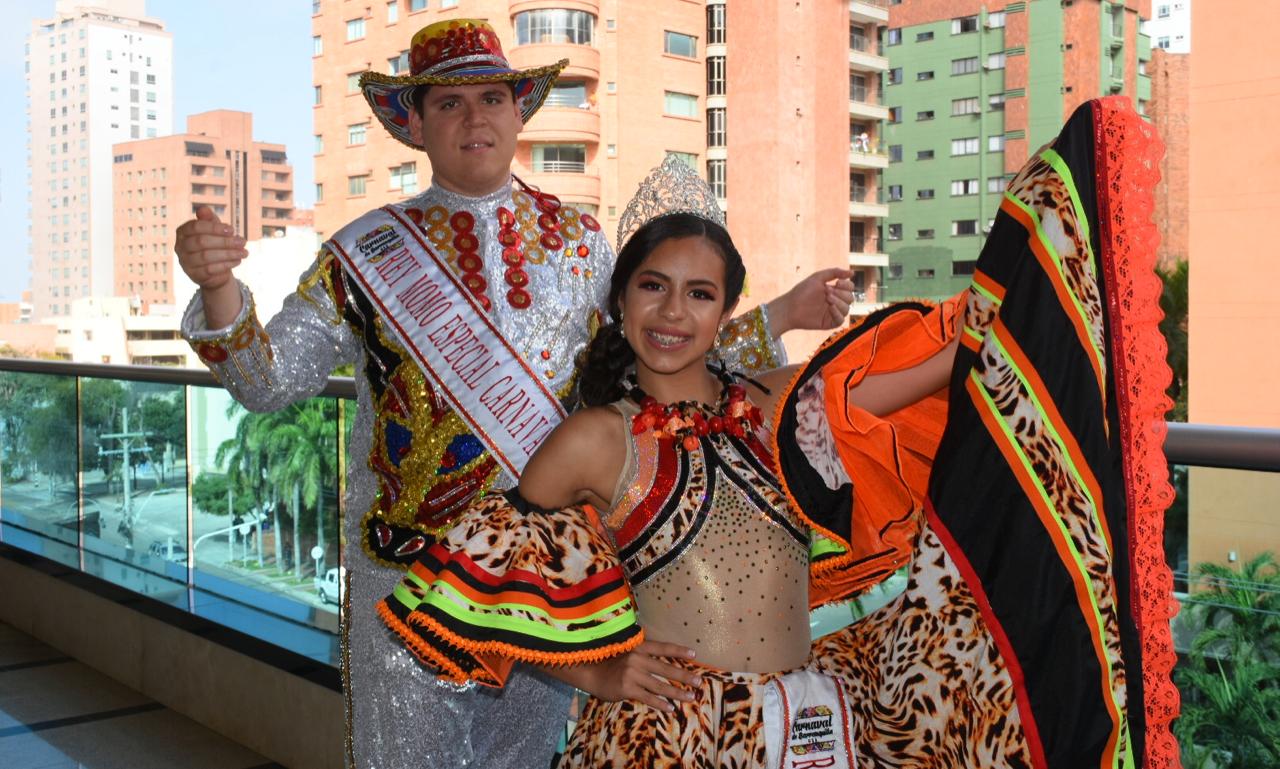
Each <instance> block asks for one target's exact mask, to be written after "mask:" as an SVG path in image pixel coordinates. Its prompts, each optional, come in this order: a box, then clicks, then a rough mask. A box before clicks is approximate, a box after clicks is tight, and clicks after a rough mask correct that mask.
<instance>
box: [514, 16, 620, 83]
mask: <svg viewBox="0 0 1280 769" xmlns="http://www.w3.org/2000/svg"><path fill="white" fill-rule="evenodd" d="M566 5H573V6H575V7H574V8H547V7H545V2H539V1H538V0H533V1H532V2H518V3H512V5H511V16H512V21H513V26H514V27H515V33H516V40H515V45H514V46H512V48H511V50H509V51H507V58H508V59H509V60H510V62H511V66H513V67H515V68H516V69H532V68H534V67H542V66H546V64H547V63H548V62H555V61H559V60H560V59H568V60H569V66H567V67H565V69H564V71H563V72H562V73H561V74H560V77H561V78H563V79H569V80H572V79H585V80H591V81H595V80H599V79H600V49H599V48H597V47H596V45H595V35H596V23H597V21H598V18H599V17H598V14H597V13H594V12H592V11H587V10H582V8H583V7H593V8H595V7H596V4H595V3H579V2H576V1H575V2H573V3H566Z"/></svg>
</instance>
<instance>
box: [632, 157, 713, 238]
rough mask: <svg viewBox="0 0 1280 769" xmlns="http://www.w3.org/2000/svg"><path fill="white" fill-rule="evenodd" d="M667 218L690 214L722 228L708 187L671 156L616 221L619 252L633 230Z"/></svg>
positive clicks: (696, 175) (637, 192)
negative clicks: (664, 217)
mask: <svg viewBox="0 0 1280 769" xmlns="http://www.w3.org/2000/svg"><path fill="white" fill-rule="evenodd" d="M668 214H693V215H694V216H698V217H701V218H703V219H706V220H707V221H710V222H715V223H716V224H718V225H720V226H721V227H724V226H725V223H724V211H721V210H720V204H719V203H717V202H716V196H715V193H714V192H712V191H711V187H709V186H708V185H707V183H706V182H704V181H703V180H702V177H700V176H698V172H697V171H695V170H694V169H693V168H691V167H690V166H689V165H688V164H687V163H685V162H684V161H683V160H680V159H679V158H677V157H676V156H674V155H668V156H667V159H666V160H664V161H662V165H660V166H658V167H657V168H655V169H653V171H652V172H650V174H649V176H648V177H646V178H645V180H644V181H643V182H641V183H640V188H639V189H637V190H636V194H635V197H633V198H631V202H630V203H628V204H627V209H626V210H625V211H623V212H622V218H621V219H619V220H618V250H619V251H621V250H622V248H623V247H624V246H625V245H626V244H627V241H628V240H630V239H631V236H632V235H634V234H636V230H638V229H640V228H641V227H643V226H644V225H646V224H648V223H649V222H651V221H653V220H654V219H657V218H658V217H660V216H666V215H668Z"/></svg>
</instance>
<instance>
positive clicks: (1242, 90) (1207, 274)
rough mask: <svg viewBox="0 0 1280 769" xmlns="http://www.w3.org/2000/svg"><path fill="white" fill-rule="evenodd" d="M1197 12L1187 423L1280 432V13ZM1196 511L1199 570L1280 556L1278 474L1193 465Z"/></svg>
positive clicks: (1234, 1)
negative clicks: (1277, 43)
mask: <svg viewBox="0 0 1280 769" xmlns="http://www.w3.org/2000/svg"><path fill="white" fill-rule="evenodd" d="M1191 14H1192V17H1191V18H1192V22H1191V25H1192V29H1194V35H1195V65H1194V66H1192V67H1191V74H1190V81H1191V88H1190V94H1191V96H1190V115H1191V119H1190V167H1189V172H1190V180H1191V182H1190V195H1189V203H1190V218H1191V226H1190V231H1189V238H1188V240H1189V244H1190V245H1189V250H1190V252H1191V253H1193V254H1195V257H1194V258H1193V259H1192V260H1191V261H1192V267H1193V269H1192V271H1191V286H1190V302H1191V306H1190V312H1189V313H1188V316H1189V324H1188V325H1189V329H1188V335H1189V343H1188V355H1189V358H1190V371H1189V376H1188V378H1189V379H1190V381H1189V383H1188V396H1189V402H1188V409H1189V412H1190V413H1189V421H1191V422H1200V423H1206V424H1217V425H1234V426H1239V427H1269V428H1280V400H1278V399H1277V397H1276V393H1277V392H1280V356H1277V355H1276V347H1277V345H1276V335H1277V333H1280V293H1278V292H1277V290H1276V287H1277V285H1280V262H1278V261H1277V260H1276V258H1275V255H1274V252H1273V251H1272V247H1271V243H1270V238H1269V234H1270V233H1269V231H1268V229H1267V228H1266V227H1265V226H1263V225H1265V224H1266V223H1267V222H1268V220H1269V217H1270V216H1271V215H1272V214H1273V212H1275V211H1277V210H1280V190H1277V187H1276V185H1275V184H1274V182H1273V180H1274V178H1275V175H1274V174H1272V173H1271V171H1275V170H1277V169H1280V149H1278V148H1277V145H1276V141H1275V125H1276V123H1277V122H1278V121H1280V94H1277V93H1276V91H1275V89H1274V88H1271V87H1269V86H1268V84H1269V83H1271V82H1274V81H1275V80H1276V79H1277V78H1280V60H1277V59H1276V58H1275V57H1271V56H1265V55H1259V52H1261V51H1267V50H1270V47H1271V45H1273V43H1272V41H1271V34H1270V32H1271V29H1272V27H1273V26H1274V22H1275V7H1274V6H1273V5H1272V4H1271V3H1258V2H1252V1H1251V0H1222V1H1221V2H1214V3H1212V4H1211V3H1208V2H1197V3H1196V4H1195V5H1194V6H1192V8H1191ZM1187 34H1188V35H1190V34H1191V33H1190V32H1188V33H1187ZM1190 503H1191V507H1190V521H1189V528H1190V532H1189V538H1190V561H1191V565H1192V566H1194V565H1195V564H1198V563H1202V562H1205V561H1212V562H1215V563H1228V562H1230V561H1232V560H1235V561H1237V563H1238V562H1243V561H1247V560H1248V559H1249V558H1251V557H1252V556H1254V555H1257V554H1258V553H1260V552H1262V551H1265V550H1270V551H1271V552H1273V553H1276V554H1277V555H1280V517H1277V516H1276V509H1277V507H1280V474H1276V473H1260V472H1252V473H1251V472H1244V471H1240V470H1215V469H1209V468H1193V469H1192V471H1191V480H1190ZM1233 556H1234V558H1233Z"/></svg>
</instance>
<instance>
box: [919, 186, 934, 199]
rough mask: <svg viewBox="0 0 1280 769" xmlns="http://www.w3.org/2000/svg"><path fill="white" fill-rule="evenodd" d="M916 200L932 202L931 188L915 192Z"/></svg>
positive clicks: (923, 188)
mask: <svg viewBox="0 0 1280 769" xmlns="http://www.w3.org/2000/svg"><path fill="white" fill-rule="evenodd" d="M916 200H933V188H932V187H922V188H920V189H918V190H916Z"/></svg>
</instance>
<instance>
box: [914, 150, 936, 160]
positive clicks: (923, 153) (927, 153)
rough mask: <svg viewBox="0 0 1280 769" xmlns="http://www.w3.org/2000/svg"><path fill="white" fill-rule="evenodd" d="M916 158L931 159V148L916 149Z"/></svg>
mask: <svg viewBox="0 0 1280 769" xmlns="http://www.w3.org/2000/svg"><path fill="white" fill-rule="evenodd" d="M916 160H933V150H918V151H917V152H916Z"/></svg>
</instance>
